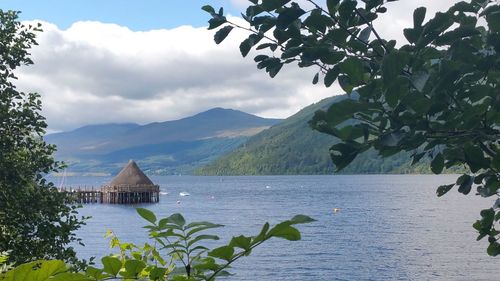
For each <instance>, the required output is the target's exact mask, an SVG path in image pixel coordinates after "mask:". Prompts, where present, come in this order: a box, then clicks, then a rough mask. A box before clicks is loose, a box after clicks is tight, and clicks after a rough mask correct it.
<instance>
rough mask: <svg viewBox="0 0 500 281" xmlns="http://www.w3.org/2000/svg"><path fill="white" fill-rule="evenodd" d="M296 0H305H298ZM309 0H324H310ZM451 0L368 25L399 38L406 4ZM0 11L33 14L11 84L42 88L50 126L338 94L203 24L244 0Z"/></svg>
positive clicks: (17, 6)
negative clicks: (31, 31) (26, 56)
mask: <svg viewBox="0 0 500 281" xmlns="http://www.w3.org/2000/svg"><path fill="white" fill-rule="evenodd" d="M298 2H299V3H300V4H304V3H305V2H306V1H304V0H299V1H298ZM318 2H321V3H323V2H325V1H324V0H319V1H318ZM455 2H457V0H439V1H436V0H411V1H410V0H400V1H398V2H394V3H390V4H388V5H387V7H388V9H389V11H388V12H387V13H386V14H385V15H384V16H383V17H381V18H380V19H379V20H377V21H376V23H375V24H374V25H375V28H376V29H377V30H378V31H379V32H380V33H381V34H382V36H383V37H386V38H394V39H397V40H398V41H400V42H403V41H404V37H403V35H402V30H403V28H405V27H409V26H411V25H412V12H413V10H414V9H415V8H416V7H419V6H426V7H427V8H428V17H429V14H433V13H434V12H436V11H439V10H445V9H446V8H447V7H449V6H450V5H451V4H452V3H455ZM0 3H1V9H3V10H9V9H11V10H18V11H21V12H22V13H21V16H20V19H21V20H22V21H25V22H26V23H33V22H41V23H42V28H43V30H44V31H43V32H42V33H39V34H38V35H37V41H38V43H39V45H38V46H36V47H34V48H33V49H32V50H31V54H32V59H33V61H34V62H35V64H34V65H31V66H28V67H23V68H21V69H20V70H19V71H18V73H17V75H18V77H19V80H18V81H17V82H16V83H17V85H18V87H19V88H20V89H21V90H23V91H29V92H38V93H40V95H41V96H42V102H43V111H42V114H43V115H44V116H45V117H46V118H47V123H48V126H49V128H48V129H49V130H48V131H49V132H57V131H69V130H73V129H76V128H78V127H81V126H84V125H89V124H103V123H130V122H133V123H139V124H146V123H150V122H161V121H166V120H175V119H179V118H183V117H187V116H189V115H192V114H196V113H198V112H201V111H205V110H208V109H210V108H213V107H224V108H232V109H237V110H242V111H245V112H248V113H251V114H255V115H258V116H262V117H272V118H286V117H288V116H290V115H292V114H294V113H296V112H297V111H298V110H300V109H301V108H303V107H305V106H307V105H309V104H311V103H314V102H318V101H320V100H321V99H323V98H326V97H329V96H332V95H336V94H341V93H342V92H341V90H340V88H339V87H338V85H333V86H332V87H330V88H325V87H324V86H323V85H322V84H321V83H318V84H317V85H312V83H311V81H312V78H313V76H314V74H315V70H314V69H312V68H311V69H299V68H298V67H297V66H295V65H289V66H285V67H284V68H283V69H282V71H281V72H280V73H279V74H278V75H277V76H276V77H275V78H274V79H271V78H269V76H268V75H267V74H266V73H265V72H264V71H262V70H258V69H257V68H256V66H255V63H254V62H253V60H252V58H253V56H254V55H255V54H256V52H252V53H250V55H249V56H247V57H246V58H242V57H241V55H240V53H239V49H238V46H239V43H240V42H241V41H242V40H243V39H244V38H245V37H246V35H247V34H246V33H245V32H243V31H236V32H235V31H233V32H232V33H231V34H230V36H229V37H228V38H227V39H226V40H225V41H224V42H223V43H222V44H220V45H216V44H215V43H214V42H213V34H214V31H209V30H207V28H206V26H207V23H206V22H207V20H208V19H209V15H208V14H207V13H205V12H204V11H202V10H201V6H203V5H205V4H210V5H212V6H214V7H215V8H219V7H224V9H225V11H226V13H228V14H229V17H231V20H233V21H237V22H238V21H240V22H242V19H241V18H238V15H240V13H241V11H244V9H245V7H246V6H247V5H248V4H247V3H250V2H248V1H246V0H202V1H198V0H192V1H191V0H147V1H144V0H143V1H139V0H126V1H124V0H71V1H68V0H44V1H40V0H0ZM242 23H243V22H242Z"/></svg>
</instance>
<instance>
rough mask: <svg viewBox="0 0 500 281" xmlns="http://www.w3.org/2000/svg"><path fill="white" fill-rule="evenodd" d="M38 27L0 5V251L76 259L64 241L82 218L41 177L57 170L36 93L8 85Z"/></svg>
mask: <svg viewBox="0 0 500 281" xmlns="http://www.w3.org/2000/svg"><path fill="white" fill-rule="evenodd" d="M37 31H40V26H24V25H22V24H21V23H20V22H19V21H18V13H17V12H12V11H7V12H4V11H2V10H0V45H1V48H0V63H1V66H0V251H9V252H10V255H9V258H8V262H15V263H22V262H27V261H32V260H35V259H41V258H57V259H63V260H68V261H72V262H76V258H75V252H74V251H73V249H72V248H70V247H68V244H70V243H72V242H79V241H80V240H79V239H77V238H76V237H75V234H74V231H75V230H76V229H78V228H79V227H80V226H81V225H82V224H83V222H82V221H81V220H80V219H78V218H77V217H76V206H68V205H66V202H68V201H69V198H68V197H67V195H65V194H64V193H59V192H58V191H57V189H56V188H55V187H54V185H53V184H52V183H49V182H47V181H46V180H45V179H44V178H43V176H44V175H45V174H47V173H49V172H52V171H55V170H57V168H59V167H60V163H57V162H55V161H54V159H53V158H52V153H53V152H54V150H55V147H54V146H51V145H47V144H45V143H44V142H43V140H42V136H43V135H44V134H45V128H46V124H45V119H44V118H43V117H42V116H41V115H40V110H41V106H42V104H41V101H40V96H39V95H38V94H36V93H24V92H20V91H18V90H17V89H16V86H15V85H14V84H13V81H15V80H16V79H17V78H16V76H15V73H14V71H15V70H16V68H17V67H19V66H22V65H30V64H32V63H33V62H32V61H31V59H30V58H29V53H28V50H29V49H30V48H31V46H33V45H36V41H35V33H34V32H37Z"/></svg>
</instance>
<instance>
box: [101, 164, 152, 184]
mask: <svg viewBox="0 0 500 281" xmlns="http://www.w3.org/2000/svg"><path fill="white" fill-rule="evenodd" d="M123 185H126V186H139V185H140V186H145V185H154V183H153V182H152V181H151V180H150V179H149V178H148V177H147V176H146V175H145V174H144V173H143V172H142V171H141V169H139V167H138V166H137V164H136V163H135V162H134V160H130V161H128V163H127V165H126V166H125V167H123V169H122V170H121V171H120V172H119V173H118V175H116V177H115V178H114V179H113V180H112V181H111V183H110V184H109V186H123Z"/></svg>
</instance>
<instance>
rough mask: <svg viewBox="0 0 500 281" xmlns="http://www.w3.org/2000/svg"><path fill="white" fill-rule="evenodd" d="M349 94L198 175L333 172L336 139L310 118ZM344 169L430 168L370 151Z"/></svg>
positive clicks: (304, 114)
mask: <svg viewBox="0 0 500 281" xmlns="http://www.w3.org/2000/svg"><path fill="white" fill-rule="evenodd" d="M343 98H345V96H337V97H332V98H327V99H324V100H322V101H320V102H318V103H315V104H312V105H310V106H308V107H306V108H304V109H302V110H301V111H299V112H298V113H297V114H295V115H293V116H291V117H289V118H287V119H285V120H284V121H283V122H281V123H279V124H277V125H274V126H273V127H271V128H269V129H267V130H264V131H262V132H261V133H259V134H257V135H255V136H253V137H251V138H250V139H249V140H248V141H247V142H246V143H245V144H243V145H242V146H240V147H239V148H237V149H236V150H234V151H233V152H230V153H229V154H226V155H224V156H222V157H221V158H219V159H217V160H215V161H214V162H212V163H210V164H208V165H206V166H203V167H201V168H199V169H197V170H195V174H197V175H278V174H331V173H333V172H334V166H333V164H332V162H331V160H330V156H329V153H328V149H329V148H330V146H332V145H333V144H334V143H335V140H334V139H333V138H332V137H331V136H328V135H325V134H322V133H319V132H317V131H313V130H312V129H311V128H310V127H309V125H308V124H307V122H308V121H309V120H310V119H311V118H312V116H313V114H314V112H316V111H317V110H319V109H325V108H327V107H328V106H329V105H330V104H332V103H333V102H335V101H338V100H340V99H343ZM342 172H343V173H412V172H428V170H427V169H426V168H425V167H424V165H419V166H411V165H410V158H409V156H408V155H405V154H399V155H395V156H393V157H391V158H387V159H381V158H379V157H377V155H376V153H375V152H374V151H367V152H365V153H364V154H362V155H360V156H358V158H357V159H356V160H355V161H354V162H353V163H352V164H351V165H350V166H349V167H347V168H346V169H344V170H343V171H342Z"/></svg>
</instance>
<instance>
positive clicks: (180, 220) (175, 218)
mask: <svg viewBox="0 0 500 281" xmlns="http://www.w3.org/2000/svg"><path fill="white" fill-rule="evenodd" d="M168 221H169V222H171V223H173V224H175V225H177V226H180V227H182V226H184V224H186V220H185V219H184V217H183V216H182V215H181V214H179V213H175V214H173V215H171V216H169V217H168Z"/></svg>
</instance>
